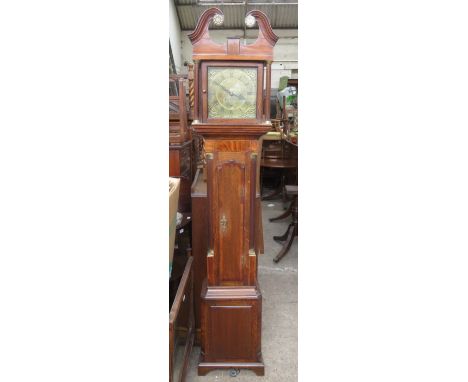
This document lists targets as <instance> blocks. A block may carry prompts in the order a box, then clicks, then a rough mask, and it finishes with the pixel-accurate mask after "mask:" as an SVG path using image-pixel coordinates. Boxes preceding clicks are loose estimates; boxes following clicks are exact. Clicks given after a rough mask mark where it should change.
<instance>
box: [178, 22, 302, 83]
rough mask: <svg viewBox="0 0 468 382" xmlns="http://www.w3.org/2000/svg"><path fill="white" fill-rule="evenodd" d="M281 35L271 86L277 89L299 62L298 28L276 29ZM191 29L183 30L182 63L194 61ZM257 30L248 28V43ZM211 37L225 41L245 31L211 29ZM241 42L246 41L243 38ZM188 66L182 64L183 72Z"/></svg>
mask: <svg viewBox="0 0 468 382" xmlns="http://www.w3.org/2000/svg"><path fill="white" fill-rule="evenodd" d="M274 32H275V33H276V35H277V36H278V37H279V39H278V42H277V43H276V46H275V48H274V58H275V59H274V61H273V64H272V75H271V87H272V88H273V89H276V88H277V87H278V83H279V79H280V77H281V76H289V77H292V70H293V69H298V62H297V45H298V37H297V29H280V30H275V31H274ZM189 33H191V32H190V31H183V32H181V39H182V45H181V54H182V65H183V63H184V62H187V63H192V44H191V43H190V40H189V39H188V37H187V35H188V34H189ZM257 34H258V31H257V30H247V34H246V37H247V38H246V39H245V42H246V43H249V44H251V43H253V42H254V41H255V39H256V38H257ZM210 36H211V38H212V39H213V40H214V41H216V42H219V43H225V42H226V39H227V38H228V37H242V38H243V36H244V31H243V30H240V29H226V30H210ZM241 43H244V41H242V40H241ZM187 69H188V68H187V67H186V66H182V68H181V73H187Z"/></svg>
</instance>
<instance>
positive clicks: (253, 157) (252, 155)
mask: <svg viewBox="0 0 468 382" xmlns="http://www.w3.org/2000/svg"><path fill="white" fill-rule="evenodd" d="M257 156H258V154H257V153H251V154H250V158H251V159H255V158H257Z"/></svg>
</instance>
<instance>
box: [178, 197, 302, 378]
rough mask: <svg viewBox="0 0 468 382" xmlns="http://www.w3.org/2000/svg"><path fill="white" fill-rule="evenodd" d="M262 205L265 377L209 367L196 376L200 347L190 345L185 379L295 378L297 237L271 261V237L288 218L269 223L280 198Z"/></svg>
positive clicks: (278, 210) (280, 206) (274, 246)
mask: <svg viewBox="0 0 468 382" xmlns="http://www.w3.org/2000/svg"><path fill="white" fill-rule="evenodd" d="M262 204H263V232H264V240H265V254H264V255H262V256H260V258H259V268H258V278H259V284H260V289H261V291H262V296H263V314H262V352H263V360H264V363H265V376H264V377H257V376H256V375H255V374H254V373H253V372H251V371H250V370H241V371H240V373H239V374H238V375H237V377H235V378H233V377H230V376H229V371H228V370H213V371H211V372H210V373H208V374H207V375H206V376H204V377H199V376H198V375H197V363H198V358H199V356H200V348H199V347H194V348H193V350H192V354H191V358H190V365H189V369H188V372H187V381H188V382H192V381H193V382H195V381H196V382H211V381H217V382H219V381H229V382H234V381H235V382H244V381H257V382H259V381H265V382H266V381H268V382H295V381H297V238H296V239H295V240H294V243H293V245H292V246H291V249H290V250H289V252H288V253H287V254H286V256H285V257H283V258H282V259H281V260H280V262H279V263H278V264H275V263H274V262H273V258H274V257H275V256H276V254H277V253H278V252H279V250H280V249H281V246H280V245H279V244H277V243H276V242H275V241H274V240H273V236H274V235H282V234H283V233H284V232H285V231H286V228H287V227H288V225H289V223H290V221H291V217H288V218H286V219H284V220H281V221H278V222H273V223H270V222H269V220H268V219H269V218H271V217H276V216H278V215H280V214H281V213H282V212H284V210H283V204H282V202H281V201H280V200H274V201H264V202H262Z"/></svg>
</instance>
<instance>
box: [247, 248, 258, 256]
mask: <svg viewBox="0 0 468 382" xmlns="http://www.w3.org/2000/svg"><path fill="white" fill-rule="evenodd" d="M249 256H257V254H256V253H255V250H254V249H253V248H250V249H249Z"/></svg>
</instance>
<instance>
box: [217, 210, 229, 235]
mask: <svg viewBox="0 0 468 382" xmlns="http://www.w3.org/2000/svg"><path fill="white" fill-rule="evenodd" d="M227 223H228V221H227V219H226V215H224V214H223V215H222V216H221V219H220V221H219V224H220V225H221V232H226V228H227Z"/></svg>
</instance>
